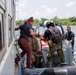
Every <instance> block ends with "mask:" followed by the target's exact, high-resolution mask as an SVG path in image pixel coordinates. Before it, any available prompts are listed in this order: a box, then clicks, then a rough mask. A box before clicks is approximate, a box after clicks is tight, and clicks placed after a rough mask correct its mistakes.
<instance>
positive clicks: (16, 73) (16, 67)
mask: <svg viewBox="0 0 76 75" xmlns="http://www.w3.org/2000/svg"><path fill="white" fill-rule="evenodd" d="M15 75H18V65H17V64H15Z"/></svg>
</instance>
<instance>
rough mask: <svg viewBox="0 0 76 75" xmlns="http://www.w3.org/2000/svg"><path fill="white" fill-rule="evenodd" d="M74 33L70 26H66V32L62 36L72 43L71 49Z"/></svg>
mask: <svg viewBox="0 0 76 75" xmlns="http://www.w3.org/2000/svg"><path fill="white" fill-rule="evenodd" d="M74 36H75V35H74V33H73V32H72V31H71V27H70V26H67V32H66V34H65V35H64V38H65V39H66V40H67V41H68V42H69V43H71V44H72V49H73V50H74Z"/></svg>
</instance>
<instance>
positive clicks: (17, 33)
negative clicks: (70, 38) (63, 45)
mask: <svg viewBox="0 0 76 75" xmlns="http://www.w3.org/2000/svg"><path fill="white" fill-rule="evenodd" d="M34 28H36V27H34ZM63 28H64V31H65V33H66V26H63ZM45 29H46V28H43V27H40V28H39V33H40V34H44V31H45ZM71 30H72V32H73V33H74V34H75V44H74V50H75V49H76V26H71ZM60 31H61V30H60ZM19 33H20V31H15V37H16V38H18V37H19V35H20V34H19ZM36 33H38V29H37V31H36ZM75 51H76V50H75Z"/></svg>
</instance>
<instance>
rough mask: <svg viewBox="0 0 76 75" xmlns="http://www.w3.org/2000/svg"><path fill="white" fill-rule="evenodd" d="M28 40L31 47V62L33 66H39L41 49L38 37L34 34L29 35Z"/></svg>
mask: <svg viewBox="0 0 76 75" xmlns="http://www.w3.org/2000/svg"><path fill="white" fill-rule="evenodd" d="M29 41H30V45H31V49H32V63H33V65H34V67H39V63H40V59H39V58H40V57H39V51H41V45H40V42H39V39H38V38H37V37H36V36H32V37H30V39H29Z"/></svg>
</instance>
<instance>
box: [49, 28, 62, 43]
mask: <svg viewBox="0 0 76 75" xmlns="http://www.w3.org/2000/svg"><path fill="white" fill-rule="evenodd" d="M48 30H49V31H50V32H51V36H50V38H52V41H53V43H61V41H62V40H61V33H60V31H59V30H58V29H57V28H49V29H48Z"/></svg>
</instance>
